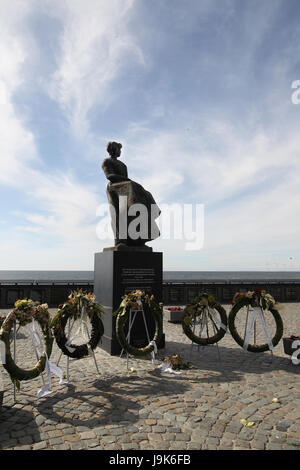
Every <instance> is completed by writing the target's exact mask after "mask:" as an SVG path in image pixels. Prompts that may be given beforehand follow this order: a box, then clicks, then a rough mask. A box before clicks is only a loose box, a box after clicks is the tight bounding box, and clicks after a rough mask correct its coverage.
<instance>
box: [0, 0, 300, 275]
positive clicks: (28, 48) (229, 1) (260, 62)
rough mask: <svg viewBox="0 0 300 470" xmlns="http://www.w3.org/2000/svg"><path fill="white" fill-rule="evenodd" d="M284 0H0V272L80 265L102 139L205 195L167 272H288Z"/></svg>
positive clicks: (298, 49) (292, 130) (293, 251)
mask: <svg viewBox="0 0 300 470" xmlns="http://www.w3.org/2000/svg"><path fill="white" fill-rule="evenodd" d="M299 19H300V3H299V1H298V0H289V1H288V2H287V1H284V0H282V1H279V0H260V1H257V0H245V1H240V0H186V1H185V2H182V1H180V0H172V1H171V0H169V1H168V0H164V1H162V0H152V1H151V2H149V1H148V0H110V1H109V2H108V1H106V0H85V1H82V0H44V1H43V2H39V1H38V0H9V1H7V0H1V4H0V23H1V28H0V31H1V32H0V39H1V40H0V60H1V67H0V99H1V107H0V122H1V126H0V134H1V135H0V137H1V138H0V148H1V152H0V162H1V171H0V201H1V202H0V204H1V214H0V269H45V270H48V269H93V255H94V253H95V252H97V251H101V250H102V248H103V247H104V246H107V245H110V244H111V242H110V241H102V240H99V239H98V238H97V235H96V226H97V223H98V222H99V217H97V215H96V211H97V207H98V205H99V204H101V203H104V202H106V194H105V188H106V180H105V177H104V175H103V173H102V170H101V162H102V160H103V159H104V158H105V156H106V150H105V148H106V143H107V142H108V141H109V140H117V141H120V142H122V143H123V152H122V160H123V161H124V162H125V163H126V164H127V166H128V169H129V176H130V177H131V178H132V179H134V180H136V181H138V182H140V183H142V184H143V185H144V186H145V188H146V189H148V190H150V191H151V192H152V194H153V195H154V197H155V199H156V201H157V202H158V204H172V203H193V204H204V205H205V227H204V229H205V240H204V246H203V249H201V250H199V251H193V252H191V251H186V250H185V249H184V246H185V243H184V241H178V240H174V241H166V240H163V239H158V240H156V241H155V242H153V243H152V246H153V248H154V249H155V250H162V251H163V252H164V268H165V269H170V270H175V269H178V270H181V269H182V270H230V269H232V270H238V269H241V270H247V269H254V270H255V269H262V270H290V269H296V270H300V250H299V241H298V239H299V232H300V231H299V229H300V222H299V216H298V214H299V204H300V197H299V185H300V171H299V170H300V160H299V153H300V137H299V127H300V105H295V104H293V103H292V100H291V96H292V93H293V90H292V89H291V84H292V82H293V81H294V80H298V79H300V29H299Z"/></svg>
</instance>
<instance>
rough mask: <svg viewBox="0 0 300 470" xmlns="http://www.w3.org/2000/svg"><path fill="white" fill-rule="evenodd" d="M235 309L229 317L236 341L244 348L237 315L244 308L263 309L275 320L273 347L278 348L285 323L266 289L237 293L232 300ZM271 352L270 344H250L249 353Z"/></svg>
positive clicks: (231, 331) (277, 306)
mask: <svg viewBox="0 0 300 470" xmlns="http://www.w3.org/2000/svg"><path fill="white" fill-rule="evenodd" d="M232 304H233V307H232V309H231V311H230V313H229V316H228V327H229V330H230V333H231V335H232V337H233V338H234V340H235V341H236V342H237V343H238V344H239V345H240V346H241V347H243V346H244V340H245V338H244V337H241V336H240V334H239V333H238V330H237V325H236V322H237V314H238V312H239V311H240V310H241V309H242V308H243V307H245V306H246V307H248V306H251V307H261V308H262V309H263V311H264V313H266V312H269V314H270V315H272V316H273V318H274V320H275V328H276V329H275V334H274V337H273V338H272V340H271V341H272V344H273V346H276V345H277V344H278V343H279V341H280V340H281V338H282V335H283V322H282V318H281V316H280V314H279V312H278V309H279V308H280V306H279V305H278V304H277V303H276V301H275V299H274V297H273V296H272V295H271V294H268V293H267V291H266V290H265V289H256V290H255V291H248V292H236V294H235V295H234V297H233V299H232ZM268 350H269V344H268V343H265V344H248V347H247V351H251V352H264V351H268Z"/></svg>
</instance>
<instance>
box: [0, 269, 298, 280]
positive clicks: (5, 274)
mask: <svg viewBox="0 0 300 470" xmlns="http://www.w3.org/2000/svg"><path fill="white" fill-rule="evenodd" d="M93 280H94V271H6V270H0V282H4V281H15V282H18V281H25V282H31V281H32V282H40V281H44V282H45V281H52V282H64V281H68V282H78V281H83V282H89V281H91V282H93ZM163 280H164V281H165V282H168V281H180V282H187V281H198V282H201V281H203V282H205V281H236V280H237V281H259V280H263V281H266V280H269V281H285V282H287V281H300V271H164V273H163Z"/></svg>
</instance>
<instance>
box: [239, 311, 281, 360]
mask: <svg viewBox="0 0 300 470" xmlns="http://www.w3.org/2000/svg"><path fill="white" fill-rule="evenodd" d="M257 316H258V317H259V320H260V323H261V326H262V329H263V332H264V334H265V337H266V340H267V343H268V345H269V349H270V350H271V351H272V350H273V349H274V346H273V344H272V340H271V338H270V335H269V332H268V330H267V325H266V320H265V317H264V314H263V310H262V308H261V307H253V317H252V318H251V322H250V326H249V328H248V330H247V333H246V337H245V341H244V346H243V349H244V350H245V351H247V349H248V345H249V340H250V337H251V335H252V333H253V330H254V324H255V321H256V318H257Z"/></svg>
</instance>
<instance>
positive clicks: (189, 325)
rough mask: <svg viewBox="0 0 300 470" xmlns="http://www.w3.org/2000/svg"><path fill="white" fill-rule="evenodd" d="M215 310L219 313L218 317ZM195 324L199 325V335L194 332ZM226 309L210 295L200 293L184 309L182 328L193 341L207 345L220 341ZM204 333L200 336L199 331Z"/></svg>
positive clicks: (224, 330)
mask: <svg viewBox="0 0 300 470" xmlns="http://www.w3.org/2000/svg"><path fill="white" fill-rule="evenodd" d="M216 312H217V313H218V314H219V316H220V319H219V318H218V316H217V314H216ZM196 325H200V326H199V330H200V331H199V335H197V334H196V332H195V330H196ZM226 327H227V315H226V310H225V309H224V308H223V307H222V305H220V304H219V303H217V302H216V300H215V298H214V297H213V296H212V295H208V294H206V293H203V294H201V295H200V296H198V297H197V298H196V299H194V300H193V301H192V302H191V303H189V304H188V305H187V306H186V307H185V309H184V318H183V321H182V329H183V332H184V333H185V334H186V336H187V337H188V338H189V339H190V340H191V341H193V343H197V344H200V345H201V346H207V345H208V344H214V343H217V342H218V341H220V340H221V339H222V338H223V336H224V335H225V334H226ZM202 331H203V333H204V334H206V337H205V336H203V337H202V336H201V333H202Z"/></svg>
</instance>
